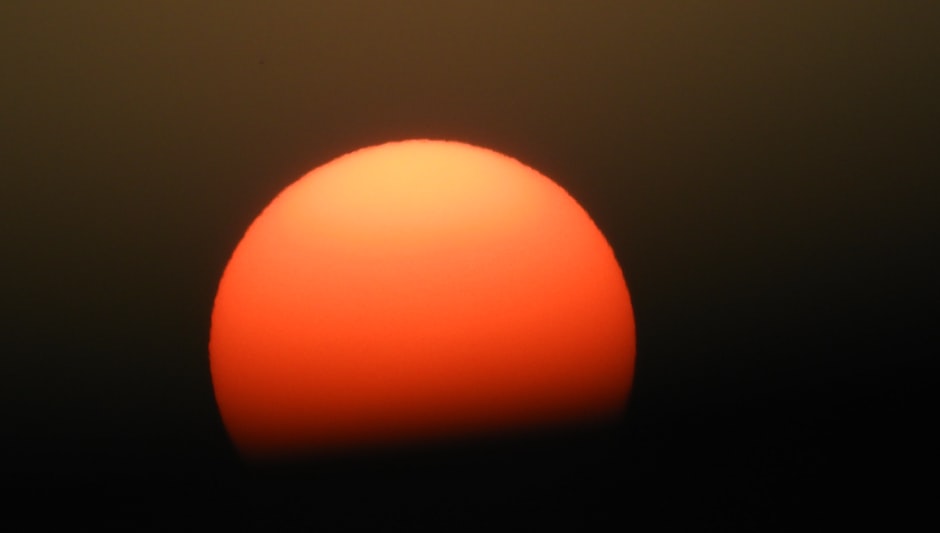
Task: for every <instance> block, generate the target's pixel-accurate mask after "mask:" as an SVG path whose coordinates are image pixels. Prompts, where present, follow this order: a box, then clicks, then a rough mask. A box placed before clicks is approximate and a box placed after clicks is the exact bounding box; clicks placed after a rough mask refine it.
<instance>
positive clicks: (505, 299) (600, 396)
mask: <svg viewBox="0 0 940 533" xmlns="http://www.w3.org/2000/svg"><path fill="white" fill-rule="evenodd" d="M209 352H210V362H211V371H212V380H213V386H214V389H215V396H216V400H217V402H218V405H219V409H220V411H221V415H222V419H223V421H224V423H225V426H226V429H227V430H228V432H229V435H230V436H231V438H232V440H233V441H234V443H235V445H236V447H237V448H238V449H239V451H240V453H241V454H242V455H243V456H244V457H246V458H248V459H264V458H278V457H284V456H292V455H295V454H305V453H310V452H316V451H318V450H323V449H335V448H343V447H347V446H358V445H363V444H365V445H381V444H382V443H387V442H402V441H405V442H408V441H419V440H421V439H434V438H439V437H442V436H451V435H468V434H479V433H486V432H491V431H501V430H506V429H510V430H511V429H515V428H525V427H533V426H537V425H545V424H557V423H562V422H566V421H572V420H579V419H586V418H595V417H605V416H610V415H615V414H616V413H618V412H619V411H620V410H621V409H622V408H623V407H624V405H625V402H626V399H627V396H628V394H629V392H630V388H631V384H632V379H633V367H634V356H635V335H634V323H633V311H632V307H631V303H630V296H629V294H628V292H627V286H626V284H625V282H624V279H623V275H622V273H621V270H620V267H619V266H618V264H617V261H616V259H615V257H614V253H613V251H612V250H611V248H610V246H609V245H608V243H607V241H606V240H605V239H604V236H603V235H602V234H601V232H600V231H599V230H598V229H597V227H596V226H595V225H594V223H593V222H592V221H591V219H590V217H589V216H588V214H587V213H586V212H585V211H584V210H583V209H582V208H581V207H580V206H579V205H578V204H577V202H575V200H574V199H572V198H571V197H570V196H569V195H568V194H567V193H566V192H565V191H564V190H563V189H562V188H561V187H559V186H558V185H556V184H555V183H554V182H552V181H551V180H549V179H548V178H546V177H545V176H543V175H541V174H539V173H538V172H537V171H535V170H533V169H531V168H529V167H527V166H525V165H523V164H521V163H519V162H518V161H516V160H515V159H512V158H510V157H507V156H504V155H501V154H499V153H496V152H493V151H490V150H487V149H483V148H478V147H475V146H470V145H466V144H462V143H457V142H445V141H425V140H415V141H404V142H394V143H388V144H383V145H379V146H374V147H370V148H365V149H362V150H358V151H355V152H352V153H350V154H347V155H345V156H342V157H340V158H338V159H336V160H334V161H332V162H330V163H327V164H325V165H323V166H321V167H319V168H317V169H315V170H313V171H311V172H310V173H308V174H307V175H305V176H303V177H302V178H301V179H300V180H298V181H297V182H295V183H294V184H293V185H291V186H289V187H288V188H286V189H285V190H284V191H283V192H281V194H280V195H278V196H277V197H276V198H275V199H274V200H273V201H272V202H271V204H270V205H268V207H267V208H266V209H265V210H264V211H263V212H262V213H261V215H260V216H258V218H257V219H256V220H255V221H254V222H253V223H252V224H251V226H250V227H249V228H248V230H247V232H246V233H245V236H244V237H243V239H242V240H241V242H240V243H239V244H238V246H237V248H236V249H235V251H234V253H233V255H232V257H231V259H230V261H229V263H228V265H227V267H226V268H225V272H224V274H223V276H222V279H221V281H220V283H219V289H218V293H217V295H216V299H215V306H214V309H213V312H212V327H211V332H210V343H209Z"/></svg>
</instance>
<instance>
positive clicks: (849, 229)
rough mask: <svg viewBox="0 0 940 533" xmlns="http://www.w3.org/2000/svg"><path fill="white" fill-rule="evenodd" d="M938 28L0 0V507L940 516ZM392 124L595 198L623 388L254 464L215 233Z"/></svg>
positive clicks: (686, 11) (334, 521)
mask: <svg viewBox="0 0 940 533" xmlns="http://www.w3.org/2000/svg"><path fill="white" fill-rule="evenodd" d="M938 32H940V8H938V7H937V4H936V3H933V2H859V1H855V2H786V3H783V2H780V3H770V2H749V1H737V2H697V3H693V2H628V1H622V2H614V1H611V2H595V1H586V2H560V1H544V2H542V1H526V2H521V1H507V2H495V1H472V2H471V1H468V2H432V1H423V2H415V1H396V2H380V1H373V2H312V1H311V2H302V1H294V2H146V3H139V2H65V1H62V2H25V1H22V2H11V1H8V2H3V3H2V5H0V68H2V69H3V74H2V76H0V102H2V106H3V112H2V119H0V120H2V128H0V135H2V141H0V254H2V255H0V269H2V270H0V274H2V275H0V295H2V305H0V313H2V316H0V324H2V325H0V333H2V335H0V354H2V369H3V380H2V386H0V399H2V404H0V405H2V407H0V409H2V412H0V415H2V426H0V427H2V446H3V451H4V455H3V467H2V475H3V479H4V483H5V485H6V489H7V490H12V491H14V492H16V493H17V494H18V497H15V498H14V499H13V500H12V502H10V501H7V502H6V503H7V504H9V506H10V507H15V508H18V509H20V510H25V511H27V514H26V515H25V516H29V517H32V518H37V519H40V520H44V519H52V520H65V521H67V522H71V523H73V524H89V525H101V524H107V523H113V524H125V525H130V526H133V527H134V528H139V529H145V528H148V527H154V528H156V529H159V528H179V527H189V526H193V525H195V524H214V523H221V524H223V525H231V526H238V527H249V528H251V527H254V528H258V529H267V528H272V527H276V526H291V525H298V524H299V525H302V526H303V525H307V526H316V525H327V526H342V525H345V524H349V523H352V524H365V525H375V526H378V525H386V526H389V525H402V524H404V525H408V524H422V523H424V522H434V523H438V524H443V525H447V524H449V523H461V522H465V521H470V522H474V523H477V524H481V525H483V526H485V527H487V528H488V529H491V528H495V529H499V527H500V526H502V525H508V524H511V523H519V524H527V525H530V526H531V525H540V524H557V523H562V524H568V525H569V526H578V525H580V526H582V527H586V528H587V529H601V528H603V529H608V528H610V529H613V528H614V527H636V528H638V529H640V530H650V529H661V528H666V527H667V526H672V525H677V524H678V525H684V526H688V527H694V528H695V530H712V529H729V528H734V527H741V528H743V529H751V528H753V529H754V530H789V529H797V528H798V529H801V530H802V529H806V528H807V527H812V526H814V525H819V524H821V523H822V522H831V523H832V524H836V525H839V524H841V525H845V524H847V523H853V524H854V523H859V524H864V523H868V522H869V521H871V520H875V519H882V520H887V521H890V522H894V523H897V522H899V521H900V522H910V523H914V522H915V520H918V519H921V518H928V519H930V518H931V515H930V514H928V513H927V511H928V505H931V504H933V500H932V498H931V497H930V487H933V490H934V491H935V490H936V473H937V472H936V463H935V461H934V455H935V453H936V449H935V446H936V442H931V440H930V434H931V430H932V429H933V427H934V426H936V421H937V415H936V411H935V410H934V409H933V406H932V405H931V402H932V400H933V398H932V397H933V395H934V387H935V384H936V382H937V379H936V370H937V364H936V362H935V361H936V356H935V355H934V354H933V353H932V352H931V346H932V345H933V344H935V342H934V341H935V340H936V326H935V322H934V319H935V316H933V315H934V314H935V312H936V311H935V308H936V303H937V301H938V300H937V298H938V293H937V290H936V283H935V281H934V278H935V275H936V272H937V265H936V258H937V254H938V246H937V243H936V242H937V241H936V240H937V236H938V235H940V224H938V216H937V199H938V197H940V196H938V194H940V187H938V176H940V175H938V171H940V157H938V150H937V144H938V140H940V135H938V126H940V99H938V96H940V67H938V64H940V63H938V62H940V37H938ZM413 137H429V138H443V139H454V140H461V141H465V142H470V143H474V144H479V145H482V146H486V147H489V148H492V149H495V150H498V151H501V152H504V153H507V154H511V155H513V156H514V157H516V158H518V159H520V160H522V161H523V162H525V163H527V164H529V165H531V166H533V167H534V168H536V169H538V170H540V171H541V172H543V173H544V174H546V175H548V176H550V177H552V178H553V179H555V180H556V181H557V182H558V183H560V184H561V185H562V186H564V187H565V188H566V189H567V190H568V191H569V192H570V193H571V194H572V195H573V196H574V197H575V198H576V199H578V201H579V202H580V203H581V204H582V205H583V206H584V207H585V208H586V209H587V210H588V212H589V213H591V215H592V216H593V218H594V220H595V221H596V223H597V224H598V226H599V227H600V228H601V230H602V231H603V232H604V233H605V235H606V236H607V238H608V240H609V241H610V243H611V245H612V246H613V248H614V250H615V252H616V254H617V257H618V259H619V260H620V262H621V266H622V267H623V269H624V272H625V276H626V279H627V282H628V285H629V287H630V289H631V293H632V296H633V300H634V307H635V313H636V321H637V330H638V360H637V374H636V383H635V388H634V394H633V396H632V399H631V405H630V408H629V410H628V412H627V414H626V415H625V416H624V418H623V420H622V421H620V423H619V424H618V425H616V426H613V427H605V428H587V429H582V430H577V431H574V430H572V431H566V432H563V433H556V434H541V435H530V436H528V437H525V438H517V439H512V440H507V439H495V440H490V441H486V442H476V443H464V444H463V445H460V446H452V447H444V448H435V449H427V450H416V451H412V452H408V453H395V454H389V455H386V456H372V457H365V458H359V459H350V460H345V461H320V462H317V463H312V464H309V465H305V466H304V467H303V468H300V467H296V468H292V469H282V470H278V471H273V470H252V469H248V468H245V467H243V466H242V465H241V464H240V463H239V461H238V460H237V458H236V456H235V454H234V451H233V450H232V448H231V447H230V445H229V443H228V440H227V438H226V435H225V433H224V429H223V427H222V425H221V421H220V419H219V416H218V412H217V410H216V406H215V403H214V399H213V396H212V388H211V381H210V376H209V370H208V355H207V342H208V329H209V317H210V312H211V308H212V301H213V297H214V294H215V289H216V286H217V283H218V279H219V277H220V275H221V273H222V270H223V268H224V266H225V263H226V261H227V259H228V257H229V254H230V253H231V251H232V250H233V249H234V247H235V245H236V243H237V242H238V241H239V239H240V237H241V235H242V233H243V231H244V230H245V229H246V228H247V226H248V224H249V223H250V222H251V221H252V220H253V218H254V217H255V216H256V215H257V214H258V213H259V212H260V210H261V209H262V208H263V207H264V206H265V205H266V204H267V203H268V202H269V201H270V200H271V199H272V198H273V197H274V195H276V194H277V193H278V192H279V191H280V190H281V189H282V188H284V187H285V186H286V185H288V184H289V183H291V182H292V181H294V180H296V179H297V178H299V177H300V176H301V175H302V174H303V173H305V172H306V171H308V170H310V169H312V168H314V167H316V166H318V165H320V164H322V163H324V162H326V161H328V160H330V159H332V158H334V157H336V156H338V155H341V154H343V153H345V152H348V151H350V150H353V149H356V148H360V147H363V146H367V145H371V144H376V143H380V142H384V141H389V140H398V139H405V138H413ZM921 483H926V487H927V488H926V489H922V488H921V487H920V484H921Z"/></svg>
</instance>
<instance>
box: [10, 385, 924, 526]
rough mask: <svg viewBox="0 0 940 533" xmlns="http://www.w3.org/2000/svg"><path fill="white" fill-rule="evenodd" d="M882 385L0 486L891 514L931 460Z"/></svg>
mask: <svg viewBox="0 0 940 533" xmlns="http://www.w3.org/2000/svg"><path fill="white" fill-rule="evenodd" d="M888 379H890V377H889V378H888ZM925 383H926V382H925ZM885 385H886V386H887V385H890V382H889V381H886V382H885ZM886 390H889V389H886ZM856 392H860V391H856ZM884 392H885V390H882V391H878V390H869V393H868V394H861V393H860V394H858V395H856V396H855V397H854V398H853V402H854V401H858V400H859V399H865V401H868V402H870V405H869V406H868V407H869V408H868V409H867V410H866V409H859V408H858V406H857V405H851V406H850V405H846V404H844V403H840V402H839V401H837V400H836V399H834V398H832V397H831V396H829V395H827V394H826V393H825V391H823V390H816V391H813V390H809V389H804V390H802V391H800V394H801V398H795V399H794V402H793V403H787V404H786V405H784V404H781V403H780V402H779V401H778V402H774V401H770V400H769V399H768V398H773V396H763V397H762V396H760V395H754V396H752V397H750V401H749V402H748V405H737V406H731V405H726V406H724V407H723V408H721V407H722V406H715V405H711V406H708V407H707V408H706V407H705V406H703V407H701V408H698V409H696V408H691V409H689V408H687V409H686V410H684V411H683V412H681V413H680V412H673V413H671V414H669V415H668V416H667V414H666V413H663V414H662V416H661V417H658V418H656V419H653V418H645V419H644V418H643V417H642V416H641V415H642V414H643V412H642V410H641V409H640V407H638V406H637V407H636V409H635V410H634V411H631V413H630V414H628V416H627V418H626V419H625V420H623V421H622V423H621V424H619V425H618V426H606V427H588V428H580V429H577V430H569V431H564V432H560V431H556V432H541V433H538V434H529V435H525V436H516V437H512V438H510V437H505V436H504V437H498V438H495V437H494V438H491V439H482V440H478V441H476V442H467V441H464V442H462V443H459V444H449V445H437V446H427V447H424V448H408V449H400V450H393V451H386V452H383V453H359V454H351V455H348V456H345V457H338V456H332V457H320V458H315V459H311V460H309V461H306V462H303V463H299V462H294V463H290V464H281V465H269V466H266V467H257V466H256V467H249V466H246V465H244V464H242V463H241V462H240V461H239V460H238V459H237V458H236V457H235V455H234V452H233V451H232V450H231V448H229V447H227V445H225V443H224V442H223V441H221V440H220V441H219V442H218V443H217V444H218V446H216V448H215V449H214V451H211V450H209V449H206V450H201V451H200V452H198V453H197V452H196V451H195V450H192V449H191V450H178V451H177V452H175V453H169V452H167V450H164V451H163V452H160V451H158V450H155V449H145V447H140V448H138V449H136V450H131V449H124V451H123V452H120V451H119V450H103V451H102V453H101V454H99V455H97V456H95V454H91V453H84V454H75V456H74V458H73V460H72V461H71V462H68V463H67V464H56V463H55V462H54V460H53V459H51V457H52V456H53V455H54V454H51V453H50V454H49V457H50V460H49V461H47V462H45V463H43V462H38V461H37V462H35V463H34V467H33V468H32V469H27V468H17V469H15V475H14V476H13V477H12V478H8V482H10V484H11V486H15V487H17V488H18V489H19V491H18V497H17V498H16V499H17V500H18V501H20V502H24V503H25V504H28V505H18V506H15V507H13V508H14V509H18V511H19V512H23V513H25V514H26V516H27V517H28V518H30V519H31V520H33V522H32V523H35V524H41V523H46V522H55V523H62V524H70V523H71V524H81V525H88V526H96V527H97V526H106V525H113V526H122V527H130V528H133V529H135V530H147V529H156V530H163V529H177V528H188V527H196V526H199V527H213V528H214V527H234V528H239V529H248V530H258V531H266V530H272V529H274V530H279V529H292V528H296V527H302V528H303V527H310V528H326V530H336V529H343V528H346V527H357V526H358V527H376V528H378V527H382V528H384V527H422V526H426V527H448V526H455V525H461V524H463V525H474V526H477V527H508V526H511V525H519V526H527V527H531V526H550V525H563V526H566V527H585V528H587V530H608V529H609V528H612V527H617V528H621V527H622V528H626V527H633V526H637V527H639V526H642V527H643V528H645V529H646V530H664V529H668V528H671V527H677V526H682V527H692V528H695V529H696V530H727V529H741V530H749V529H752V528H753V529H754V530H762V531H775V530H792V529H794V528H803V527H809V526H811V525H824V524H829V525H833V526H838V525H840V524H841V525H845V524H858V523H867V522H872V521H884V522H885V523H887V524H904V523H909V522H910V521H912V520H915V519H916V518H917V517H918V516H922V513H923V510H924V509H925V508H926V503H927V502H926V499H925V498H926V496H925V495H920V496H918V494H919V493H918V491H917V490H915V489H914V486H913V485H911V483H913V482H914V481H915V480H916V479H915V478H917V477H918V476H920V475H926V473H927V472H929V470H928V469H929V468H930V466H931V465H928V464H926V463H924V462H923V461H924V460H925V458H926V457H927V452H928V450H927V449H926V446H927V444H926V443H927V440H926V437H927V433H926V430H925V429H919V427H920V426H917V425H914V424H912V423H911V422H912V420H911V419H910V418H908V417H907V416H912V415H914V414H916V409H915V410H913V411H912V410H911V409H910V407H911V405H910V404H909V403H907V402H909V401H911V400H914V399H916V398H918V395H920V396H919V398H920V399H922V400H926V399H927V395H926V393H927V388H926V387H924V388H923V389H921V390H920V391H917V390H912V389H908V390H907V393H906V394H905V396H903V398H905V400H903V402H905V404H904V405H901V404H900V403H899V401H901V400H899V399H898V398H900V397H897V396H896V397H895V398H894V399H892V398H890V397H886V396H885V395H884ZM923 405H925V404H923ZM905 406H906V407H907V408H908V409H907V410H906V411H903V410H902V408H904V407H905ZM902 413H907V415H902ZM82 451H83V452H88V450H82ZM104 451H110V452H114V453H113V454H107V453H103V452H104ZM203 452H204V453H203ZM210 452H211V453H210ZM109 455H110V456H109ZM121 455H123V457H121ZM92 456H95V459H94V460H89V457H92ZM161 457H162V458H161Z"/></svg>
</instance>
